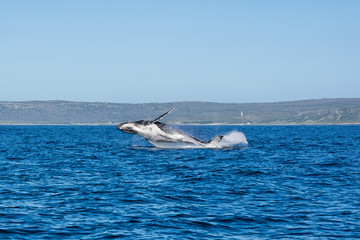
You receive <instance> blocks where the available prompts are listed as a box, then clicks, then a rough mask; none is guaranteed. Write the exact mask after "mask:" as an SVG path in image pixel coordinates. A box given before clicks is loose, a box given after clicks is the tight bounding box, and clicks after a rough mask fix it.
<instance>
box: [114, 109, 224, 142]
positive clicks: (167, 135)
mask: <svg viewBox="0 0 360 240" xmlns="http://www.w3.org/2000/svg"><path fill="white" fill-rule="evenodd" d="M174 109H175V107H173V108H171V109H170V110H169V111H167V112H166V113H164V114H162V115H161V116H159V117H158V118H156V119H154V120H152V121H147V120H140V121H136V122H124V123H120V124H119V125H117V129H119V130H121V131H123V132H125V133H131V134H138V135H140V136H142V137H143V138H145V139H146V140H148V141H149V142H150V143H151V144H153V145H155V146H156V147H205V148H221V147H222V146H221V144H220V141H221V139H222V138H223V135H217V136H215V137H214V138H212V139H211V140H210V141H208V142H205V141H201V140H199V139H196V138H194V137H193V136H190V135H189V134H186V133H183V132H181V131H179V130H177V129H174V128H172V127H170V126H169V125H167V124H164V123H162V122H160V120H161V119H163V118H164V117H165V116H166V115H168V114H169V113H171V112H172V111H173V110H174Z"/></svg>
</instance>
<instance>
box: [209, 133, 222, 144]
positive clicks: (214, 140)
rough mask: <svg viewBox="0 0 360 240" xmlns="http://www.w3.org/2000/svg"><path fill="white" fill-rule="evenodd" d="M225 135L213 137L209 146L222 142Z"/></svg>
mask: <svg viewBox="0 0 360 240" xmlns="http://www.w3.org/2000/svg"><path fill="white" fill-rule="evenodd" d="M223 137H224V136H223V135H217V136H215V137H213V138H212V139H211V140H210V141H209V142H208V144H212V143H219V142H220V141H221V139H223Z"/></svg>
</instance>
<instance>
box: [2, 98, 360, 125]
mask: <svg viewBox="0 0 360 240" xmlns="http://www.w3.org/2000/svg"><path fill="white" fill-rule="evenodd" d="M173 106H176V110H175V111H174V112H172V113H171V114H170V115H168V116H167V117H166V118H164V119H163V121H164V122H167V123H171V124H216V123H218V124H352V123H360V98H348V99H320V100H304V101H292V102H276V103H213V102H171V103H144V104H122V103H103V102H95V103H92V102H68V101H28V102H4V101H3V102H0V124H115V123H118V122H124V121H130V120H140V119H147V120H151V119H155V118H156V117H158V116H159V115H161V114H162V113H164V112H166V111H167V110H168V109H170V108H171V107H173Z"/></svg>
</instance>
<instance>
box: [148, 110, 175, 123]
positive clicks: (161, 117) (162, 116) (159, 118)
mask: <svg viewBox="0 0 360 240" xmlns="http://www.w3.org/2000/svg"><path fill="white" fill-rule="evenodd" d="M174 109H175V107H173V108H172V109H170V110H169V111H167V112H166V113H164V114H163V115H161V116H160V117H158V118H157V119H155V120H152V121H151V123H155V122H158V121H160V120H161V119H163V118H164V117H165V116H166V115H168V114H169V113H171V112H172V111H173V110H174Z"/></svg>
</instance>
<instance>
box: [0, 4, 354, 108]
mask: <svg viewBox="0 0 360 240" xmlns="http://www.w3.org/2000/svg"><path fill="white" fill-rule="evenodd" d="M323 97H325V98H336V97H360V1H358V0H354V1H351V0H346V1H342V0H337V1H333V0H323V1H321V0H308V1H307V0H301V1H288V0H284V1H277V0H272V1H268V0H264V1H257V0H247V1H245V0H244V1H241V0H234V1H230V0H228V1H227V0H217V1H211V0H203V1H201V0H189V1H187V0H181V1H168V0H166V1H165V0H164V1H156V0H153V1H136V0H134V1H120V0H117V1H115V0H114V1H111V0H107V1H101V0H98V1H91V0H84V1H81V0H76V1H72V0H71V1H70V0H61V1H38V0H33V1H27V0H26V1H25V0H24V1H21V0H14V1H10V0H8V1H0V101H12V100H14V101H23V100H25V101H26V100H73V101H103V102H128V103H141V102H169V101H192V100H196V101H214V102H240V103H241V102H273V101H288V100H300V99H318V98H323Z"/></svg>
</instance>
